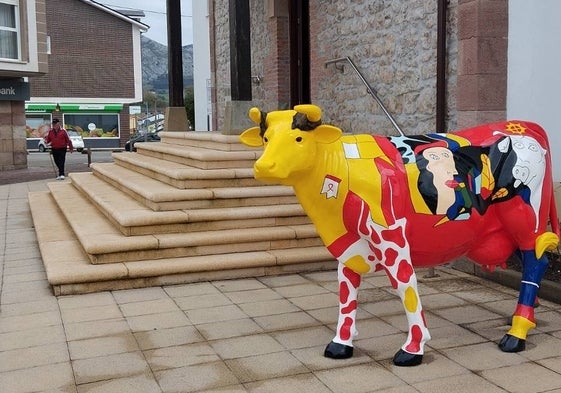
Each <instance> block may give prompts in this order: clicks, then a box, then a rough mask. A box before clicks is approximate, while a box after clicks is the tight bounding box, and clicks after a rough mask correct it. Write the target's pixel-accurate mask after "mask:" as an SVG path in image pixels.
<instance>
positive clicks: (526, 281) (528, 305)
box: [499, 250, 549, 352]
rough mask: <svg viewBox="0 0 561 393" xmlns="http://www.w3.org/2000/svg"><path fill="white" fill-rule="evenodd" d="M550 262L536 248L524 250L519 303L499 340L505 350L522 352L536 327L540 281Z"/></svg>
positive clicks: (500, 345) (500, 346)
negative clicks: (535, 312) (509, 325)
mask: <svg viewBox="0 0 561 393" xmlns="http://www.w3.org/2000/svg"><path fill="white" fill-rule="evenodd" d="M548 264H549V262H548V260H547V256H546V255H545V254H544V255H542V256H541V257H540V258H538V257H537V256H536V252H535V251H534V250H527V251H522V282H521V284H520V294H519V296H518V304H517V306H516V310H515V311H514V315H513V317H512V326H511V328H510V330H509V331H508V332H507V334H505V335H504V337H503V338H502V339H501V341H500V342H499V348H500V349H501V350H502V351H504V352H520V351H523V350H524V349H525V347H526V336H527V334H528V332H529V331H530V329H533V328H534V327H536V321H535V320H534V308H535V305H536V299H537V294H538V289H539V286H540V282H541V280H542V278H543V275H544V273H545V270H546V269H547V266H548Z"/></svg>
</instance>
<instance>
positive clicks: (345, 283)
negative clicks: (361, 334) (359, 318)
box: [323, 263, 361, 359]
mask: <svg viewBox="0 0 561 393" xmlns="http://www.w3.org/2000/svg"><path fill="white" fill-rule="evenodd" d="M337 276H338V281H339V321H338V323H337V332H336V334H335V337H334V338H333V340H332V341H331V342H330V343H329V344H328V345H327V347H326V348H325V351H324V353H323V354H324V356H325V357H328V358H332V359H347V358H350V357H351V356H353V338H354V337H355V336H356V334H357V330H356V311H357V305H358V302H357V297H358V287H359V286H360V281H361V276H360V274H359V273H356V272H354V271H353V270H351V269H349V268H348V267H346V266H345V265H343V264H342V263H339V268H338V273H337Z"/></svg>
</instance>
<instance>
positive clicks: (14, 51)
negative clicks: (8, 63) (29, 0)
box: [0, 0, 20, 60]
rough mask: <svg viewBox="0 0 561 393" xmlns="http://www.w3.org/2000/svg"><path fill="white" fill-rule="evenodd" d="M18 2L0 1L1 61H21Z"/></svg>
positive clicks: (14, 0)
mask: <svg viewBox="0 0 561 393" xmlns="http://www.w3.org/2000/svg"><path fill="white" fill-rule="evenodd" d="M19 41H20V30H19V9H18V1H17V0H0V59H12V60H19V59H20V50H19V47H20V43H19Z"/></svg>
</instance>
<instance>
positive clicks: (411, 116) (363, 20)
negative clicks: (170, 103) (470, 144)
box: [210, 0, 508, 135]
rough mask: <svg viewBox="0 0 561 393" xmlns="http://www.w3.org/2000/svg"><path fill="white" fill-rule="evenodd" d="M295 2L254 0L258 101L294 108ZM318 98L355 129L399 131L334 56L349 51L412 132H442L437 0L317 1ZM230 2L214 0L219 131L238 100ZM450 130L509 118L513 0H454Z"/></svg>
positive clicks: (313, 48)
mask: <svg viewBox="0 0 561 393" xmlns="http://www.w3.org/2000/svg"><path fill="white" fill-rule="evenodd" d="M290 2H291V0H268V1H261V0H249V4H250V21H251V63H252V65H251V73H252V76H253V89H252V93H253V96H252V105H256V106H259V107H261V108H263V109H264V110H274V109H277V108H288V107H289V103H290V95H289V91H288V90H289V86H290V84H289V78H290V74H289V65H290V61H291V60H290V54H289V43H290V35H289V26H290V22H289V18H290V16H289V12H288V9H289V7H290ZM308 3H309V32H310V40H309V47H310V49H309V57H310V99H311V101H312V102H313V103H314V104H317V105H319V106H321V107H322V108H323V110H324V121H326V122H330V123H332V124H335V125H337V126H339V127H341V128H342V129H343V130H345V131H347V132H351V133H379V134H385V135H393V134H395V133H396V130H394V129H393V127H392V125H391V123H390V122H389V121H388V119H387V118H386V116H385V115H384V114H383V112H382V111H381V110H380V108H379V107H378V105H377V104H376V102H375V101H374V100H373V99H372V97H371V96H370V95H369V94H368V93H367V89H366V87H365V85H364V84H363V83H362V82H361V81H360V79H359V78H358V77H357V75H356V74H354V72H353V71H352V70H351V69H350V67H348V66H347V65H345V66H344V70H343V72H341V71H340V70H339V69H338V68H337V67H335V66H334V65H329V66H326V62H328V61H329V60H332V59H336V58H342V57H349V58H351V59H352V60H353V62H354V63H355V64H356V66H357V68H358V69H359V70H360V71H361V73H362V74H363V75H364V77H365V79H366V80H367V81H368V82H369V83H370V85H371V86H372V87H373V88H374V89H375V90H376V91H377V93H378V96H379V97H380V99H381V100H382V101H383V102H384V104H385V106H386V107H387V109H388V110H389V112H390V113H391V114H392V115H393V117H394V118H395V120H396V121H397V123H398V124H399V125H400V126H401V128H402V130H403V131H404V132H405V133H410V134H417V133H424V132H433V131H435V127H436V125H435V116H436V59H437V9H438V0H431V1H425V0H403V1H392V0H374V1H353V0H340V1H330V0H309V1H308ZM228 4H229V1H228V0H214V1H210V8H211V12H210V16H211V19H212V22H211V34H210V36H211V58H212V61H211V64H212V68H213V69H212V70H211V71H212V73H211V74H212V79H213V80H212V85H213V96H212V97H213V98H212V101H213V112H214V113H213V114H214V118H215V119H216V124H215V128H216V129H222V127H223V126H224V108H225V103H226V101H228V100H229V99H230V71H229V62H230V61H229V56H230V36H229V28H228ZM446 25H447V34H446V41H447V46H446V111H445V124H446V129H447V130H454V129H457V128H460V127H466V126H469V125H473V124H475V123H480V122H482V121H488V120H489V121H490V120H496V119H502V118H504V115H505V108H506V102H505V101H506V98H505V97H506V48H507V46H506V45H507V32H508V1H507V0H449V1H448V2H447V11H446Z"/></svg>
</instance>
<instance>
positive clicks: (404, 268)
mask: <svg viewBox="0 0 561 393" xmlns="http://www.w3.org/2000/svg"><path fill="white" fill-rule="evenodd" d="M412 275H413V266H411V264H410V263H409V262H407V261H405V260H403V261H401V262H400V263H399V267H398V269H397V279H398V280H399V281H400V282H403V283H407V282H409V280H410V279H411V276H412Z"/></svg>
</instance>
